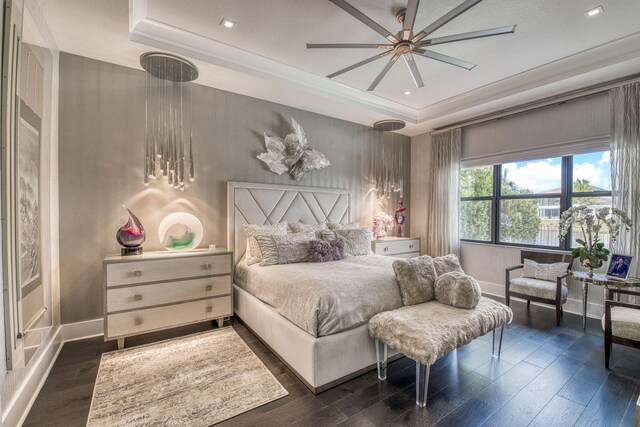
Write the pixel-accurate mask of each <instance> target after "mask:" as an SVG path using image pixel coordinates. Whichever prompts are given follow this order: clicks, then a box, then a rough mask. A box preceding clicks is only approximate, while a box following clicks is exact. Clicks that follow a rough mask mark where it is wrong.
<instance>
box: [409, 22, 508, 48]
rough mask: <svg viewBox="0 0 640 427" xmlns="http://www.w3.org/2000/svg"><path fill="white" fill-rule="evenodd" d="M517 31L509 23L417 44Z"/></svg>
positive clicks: (448, 41) (419, 45)
mask: <svg viewBox="0 0 640 427" xmlns="http://www.w3.org/2000/svg"><path fill="white" fill-rule="evenodd" d="M515 31H516V26H515V25H508V26H506V27H497V28H490V29H487V30H479V31H471V32H469V33H460V34H454V35H451V36H445V37H436V38H434V39H430V40H423V41H421V42H420V43H418V44H417V46H418V47H427V46H434V45H437V44H445V43H452V42H459V41H462V40H472V39H479V38H482V37H491V36H499V35H501V34H510V33H513V32H515Z"/></svg>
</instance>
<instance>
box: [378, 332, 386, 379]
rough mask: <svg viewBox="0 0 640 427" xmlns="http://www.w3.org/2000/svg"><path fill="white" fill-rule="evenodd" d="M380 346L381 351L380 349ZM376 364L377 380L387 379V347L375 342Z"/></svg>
mask: <svg viewBox="0 0 640 427" xmlns="http://www.w3.org/2000/svg"><path fill="white" fill-rule="evenodd" d="M381 346H382V349H381V348H380V347H381ZM376 364H377V366H378V379H380V380H386V379H387V345H386V344H384V343H381V342H380V340H376Z"/></svg>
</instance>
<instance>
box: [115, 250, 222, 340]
mask: <svg viewBox="0 0 640 427" xmlns="http://www.w3.org/2000/svg"><path fill="white" fill-rule="evenodd" d="M232 262H233V255H232V253H231V252H229V251H226V250H224V249H218V250H213V251H211V250H195V251H189V252H148V253H144V254H142V255H130V256H120V255H114V256H108V257H107V258H105V259H104V262H103V277H104V279H103V282H104V286H103V288H104V339H105V341H109V340H112V339H117V340H118V348H123V347H124V339H125V337H128V336H132V335H138V334H143V333H146V332H151V331H157V330H161V329H167V328H172V327H175V326H180V325H187V324H190V323H197V322H203V321H206V320H217V321H218V325H219V326H222V322H223V321H224V318H225V317H226V316H231V315H233V300H232V295H233V292H232V291H231V283H232V278H231V272H232Z"/></svg>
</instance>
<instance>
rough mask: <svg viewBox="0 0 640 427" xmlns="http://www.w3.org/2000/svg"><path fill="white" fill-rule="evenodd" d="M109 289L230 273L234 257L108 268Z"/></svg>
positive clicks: (219, 256)
mask: <svg viewBox="0 0 640 427" xmlns="http://www.w3.org/2000/svg"><path fill="white" fill-rule="evenodd" d="M106 267H107V279H106V282H107V287H111V286H118V285H133V284H137V283H147V282H157V281H164V280H174V279H185V278H192V277H202V276H210V275H213V274H230V273H231V255H229V254H224V255H217V256H216V255H213V256H198V257H190V258H168V259H155V260H149V261H137V262H121V263H113V264H107V266H106Z"/></svg>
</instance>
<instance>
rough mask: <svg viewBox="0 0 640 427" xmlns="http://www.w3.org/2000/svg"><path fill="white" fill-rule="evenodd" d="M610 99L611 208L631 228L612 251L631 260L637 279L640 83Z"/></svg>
mask: <svg viewBox="0 0 640 427" xmlns="http://www.w3.org/2000/svg"><path fill="white" fill-rule="evenodd" d="M609 98H610V100H611V186H612V195H613V206H614V207H615V208H618V209H620V210H622V211H624V212H626V213H627V214H628V215H629V217H630V218H631V221H633V227H632V228H631V231H629V232H626V231H624V230H623V231H622V232H621V233H620V238H619V239H618V241H617V242H616V243H615V245H614V247H613V251H614V252H615V253H620V254H628V255H632V256H633V257H634V259H633V262H632V263H631V269H630V270H629V276H630V277H640V259H639V257H640V83H632V84H628V85H624V86H621V87H617V88H615V89H612V90H611V91H610V92H609Z"/></svg>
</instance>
